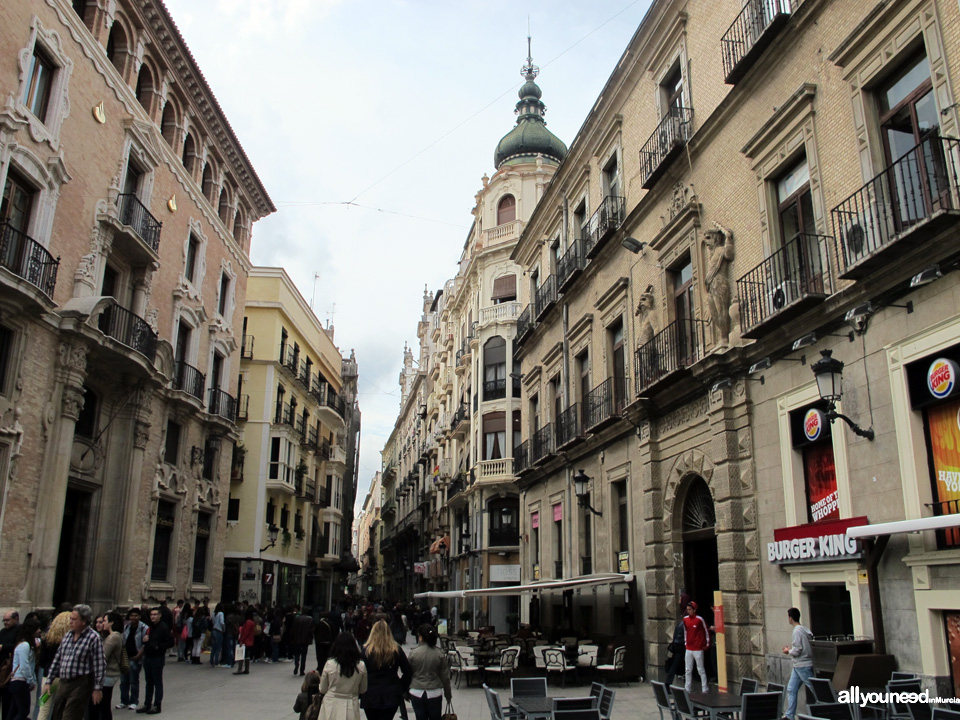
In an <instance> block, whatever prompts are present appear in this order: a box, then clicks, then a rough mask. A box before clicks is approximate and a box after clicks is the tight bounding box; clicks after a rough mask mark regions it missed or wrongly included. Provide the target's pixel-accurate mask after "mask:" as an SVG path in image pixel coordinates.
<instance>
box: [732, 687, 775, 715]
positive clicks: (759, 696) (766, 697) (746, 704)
mask: <svg viewBox="0 0 960 720" xmlns="http://www.w3.org/2000/svg"><path fill="white" fill-rule="evenodd" d="M780 698H781V695H780V693H777V692H765V693H746V694H743V699H742V700H741V703H740V720H780Z"/></svg>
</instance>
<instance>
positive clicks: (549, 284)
mask: <svg viewBox="0 0 960 720" xmlns="http://www.w3.org/2000/svg"><path fill="white" fill-rule="evenodd" d="M535 302H536V305H535V306H536V313H535V317H536V319H537V320H538V321H539V320H540V318H542V317H543V316H544V315H545V314H546V312H547V310H549V309H550V308H552V307H553V306H554V305H556V303H557V276H556V275H551V276H550V277H548V278H546V279H545V280H544V281H543V283H542V284H541V285H540V287H538V288H537V294H536V300H535Z"/></svg>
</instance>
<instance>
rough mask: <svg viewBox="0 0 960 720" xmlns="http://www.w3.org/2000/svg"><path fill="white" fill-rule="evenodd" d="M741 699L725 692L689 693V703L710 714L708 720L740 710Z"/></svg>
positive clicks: (735, 694)
mask: <svg viewBox="0 0 960 720" xmlns="http://www.w3.org/2000/svg"><path fill="white" fill-rule="evenodd" d="M741 702H742V698H741V697H740V695H738V694H737V693H734V692H727V691H725V690H709V691H708V692H705V693H704V692H691V693H690V703H691V704H692V705H693V706H694V707H698V708H701V709H702V710H706V711H707V712H708V713H710V720H717V717H718V716H719V715H720V713H732V712H736V711H738V710H739V709H740V705H741Z"/></svg>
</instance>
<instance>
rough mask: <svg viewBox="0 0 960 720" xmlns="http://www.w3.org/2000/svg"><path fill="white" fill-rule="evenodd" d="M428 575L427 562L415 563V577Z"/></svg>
mask: <svg viewBox="0 0 960 720" xmlns="http://www.w3.org/2000/svg"><path fill="white" fill-rule="evenodd" d="M426 573H427V564H426V563H425V562H415V563H414V564H413V574H414V575H426Z"/></svg>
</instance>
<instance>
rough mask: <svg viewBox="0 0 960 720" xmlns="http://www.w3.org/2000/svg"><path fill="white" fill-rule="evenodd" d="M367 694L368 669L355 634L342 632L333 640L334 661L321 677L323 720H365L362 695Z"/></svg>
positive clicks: (321, 710) (321, 714)
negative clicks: (361, 700)
mask: <svg viewBox="0 0 960 720" xmlns="http://www.w3.org/2000/svg"><path fill="white" fill-rule="evenodd" d="M366 691H367V668H366V666H365V665H364V664H363V660H361V659H360V646H359V645H358V644H357V639H356V638H355V637H354V636H353V633H349V632H342V633H340V634H339V635H338V636H337V639H336V640H334V641H333V647H331V648H330V659H329V660H327V662H326V663H325V664H324V666H323V672H322V673H321V674H320V694H321V695H322V696H323V704H322V705H321V706H320V718H319V720H364V718H363V714H362V713H361V712H360V694H361V693H364V692H366Z"/></svg>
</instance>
